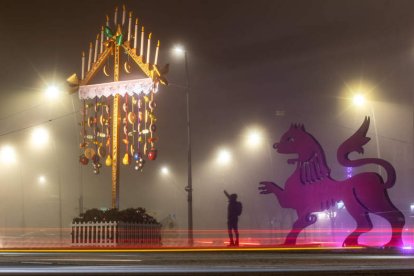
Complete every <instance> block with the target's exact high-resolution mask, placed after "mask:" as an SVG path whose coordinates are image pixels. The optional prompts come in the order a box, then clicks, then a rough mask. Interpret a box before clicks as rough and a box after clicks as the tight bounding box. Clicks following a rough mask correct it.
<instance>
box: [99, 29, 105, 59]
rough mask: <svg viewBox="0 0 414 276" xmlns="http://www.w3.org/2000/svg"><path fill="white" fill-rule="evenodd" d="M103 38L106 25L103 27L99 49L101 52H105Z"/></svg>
mask: <svg viewBox="0 0 414 276" xmlns="http://www.w3.org/2000/svg"><path fill="white" fill-rule="evenodd" d="M103 38H104V26H102V28H101V47H100V49H99V54H102V52H103Z"/></svg>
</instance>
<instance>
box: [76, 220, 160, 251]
mask: <svg viewBox="0 0 414 276" xmlns="http://www.w3.org/2000/svg"><path fill="white" fill-rule="evenodd" d="M71 228H72V234H71V235H72V245H73V246H104V247H111V246H113V247H115V246H132V245H133V246H139V247H157V246H161V225H159V224H138V223H125V222H85V223H82V222H80V223H72V224H71Z"/></svg>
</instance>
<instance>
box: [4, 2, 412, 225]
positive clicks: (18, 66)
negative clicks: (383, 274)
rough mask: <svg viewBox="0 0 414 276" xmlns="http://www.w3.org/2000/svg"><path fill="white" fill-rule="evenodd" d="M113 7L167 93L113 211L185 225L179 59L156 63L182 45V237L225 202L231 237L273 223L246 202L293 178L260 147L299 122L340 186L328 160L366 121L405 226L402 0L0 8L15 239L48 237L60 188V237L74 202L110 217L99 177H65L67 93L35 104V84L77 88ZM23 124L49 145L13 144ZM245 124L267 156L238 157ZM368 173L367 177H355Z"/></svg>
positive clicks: (77, 173) (211, 219) (276, 212)
mask: <svg viewBox="0 0 414 276" xmlns="http://www.w3.org/2000/svg"><path fill="white" fill-rule="evenodd" d="M123 3H125V4H126V7H127V11H130V10H132V11H133V13H134V16H138V17H139V20H140V26H141V24H144V26H145V30H146V34H147V33H148V31H150V32H152V33H153V41H155V40H157V39H159V40H160V41H161V47H160V57H159V63H160V64H161V65H163V64H165V63H170V73H169V74H168V75H167V78H168V80H169V81H170V83H172V85H170V86H168V87H161V89H160V92H159V93H158V94H157V98H156V100H157V103H158V105H157V111H156V114H157V117H158V122H157V124H158V134H159V137H160V141H159V143H158V144H157V146H158V150H159V157H158V159H157V161H155V162H149V161H147V164H146V167H145V169H144V172H143V173H137V172H135V171H134V170H133V169H132V167H130V168H125V167H123V168H122V169H121V201H120V202H121V209H123V208H126V207H139V206H140V207H144V208H146V209H147V210H149V211H150V212H152V213H153V214H155V216H156V217H157V219H159V220H160V219H163V218H164V217H166V216H167V215H168V214H175V215H176V217H177V222H178V225H179V227H181V228H185V227H186V220H187V211H186V210H187V209H186V208H187V202H186V193H185V191H184V186H185V185H186V184H187V183H186V181H187V176H186V173H187V171H186V168H187V164H186V160H187V151H186V148H187V136H186V135H187V133H186V109H185V108H186V105H185V93H184V90H183V89H182V88H180V87H179V86H176V85H175V84H178V85H184V84H185V81H186V80H185V74H184V62H183V60H180V59H179V58H177V57H174V56H173V55H172V54H171V51H170V49H172V48H173V46H174V45H176V44H181V45H183V46H184V47H185V48H186V49H187V51H188V61H189V73H190V86H191V91H190V93H191V123H192V150H193V186H194V226H195V228H200V229H205V228H224V227H225V218H226V216H225V212H226V204H227V203H226V198H225V196H224V195H223V189H227V190H228V191H229V192H236V193H238V194H239V198H240V200H241V201H242V202H243V205H244V214H243V216H242V218H241V222H240V224H241V226H240V227H241V228H251V229H257V228H266V227H270V226H269V223H270V221H279V222H280V221H281V220H282V219H281V217H280V216H281V215H280V214H281V213H282V211H281V210H280V208H279V205H278V203H277V200H276V199H275V198H274V197H273V196H272V195H267V196H262V195H259V193H258V191H257V186H258V183H259V182H260V181H261V180H272V181H275V182H277V183H278V184H280V185H281V186H283V183H284V181H285V180H286V178H287V177H288V176H289V174H290V173H291V172H292V171H293V169H294V168H293V167H292V166H291V165H288V164H287V163H286V160H287V158H288V157H287V156H281V155H278V154H277V153H276V152H274V151H273V149H272V148H271V145H272V144H273V143H274V142H275V141H277V140H278V139H279V137H280V135H281V134H283V132H284V131H285V130H286V129H287V128H288V127H289V125H290V124H291V123H303V124H304V125H305V127H306V129H307V130H308V131H309V132H310V133H312V134H313V135H314V136H315V137H316V138H317V139H318V140H319V142H320V143H321V145H322V146H323V148H324V149H325V152H326V156H327V159H328V164H329V166H330V167H331V168H332V176H333V177H334V178H337V179H343V178H344V177H345V172H344V168H341V167H340V166H339V165H338V164H337V161H336V150H337V147H338V146H339V145H340V144H341V143H342V141H344V140H345V139H346V138H348V137H349V136H351V135H352V134H353V133H354V131H356V130H357V128H358V127H359V126H360V124H361V123H362V121H363V118H364V116H372V115H373V114H372V112H374V115H375V119H376V124H377V125H376V127H377V131H378V133H377V134H378V137H379V145H380V155H381V157H382V158H384V159H386V160H388V161H390V162H391V163H393V165H394V166H395V167H396V170H397V176H398V180H397V184H396V185H395V186H394V187H393V188H392V189H391V190H390V197H391V199H392V201H393V202H394V203H395V204H396V205H397V206H398V207H399V208H400V209H401V210H403V212H404V213H405V214H408V212H409V204H410V203H413V202H414V192H413V187H412V185H413V183H412V179H413V177H414V175H413V173H414V172H413V165H412V164H413V131H412V130H413V98H412V88H413V87H412V83H413V81H412V80H413V76H414V55H413V46H414V45H413V42H414V16H413V12H412V11H413V10H414V2H413V1H385V0H372V1H361V0H360V1H356V0H352V1H305V0H303V1H276V0H271V1H265V0H256V1H236V0H232V1H229V0H225V1H218V0H217V1H201V0H182V1H179V0H171V1H149V0H135V1H123V2H120V1H92V0H88V1H44V0H39V1H9V0H1V1H0V33H1V43H0V61H1V67H0V80H1V86H0V95H1V96H2V98H1V101H0V146H1V145H3V144H6V143H8V144H13V145H15V146H16V147H17V148H18V154H19V157H18V158H19V161H18V162H19V165H18V166H15V167H13V168H11V169H6V168H0V185H1V187H0V191H2V192H3V202H2V204H0V208H2V210H0V224H1V223H2V224H3V225H4V224H7V225H19V219H18V218H13V217H12V215H10V214H9V215H8V214H6V211H5V209H9V210H10V209H13V208H14V209H15V212H16V214H20V213H21V209H19V208H21V203H20V199H21V185H22V183H24V184H23V185H24V186H25V208H26V210H25V212H27V215H26V218H27V222H26V224H27V225H32V226H49V225H56V217H53V215H50V216H49V217H48V216H44V215H43V214H44V212H46V211H48V212H49V211H50V210H54V209H55V208H57V207H56V206H57V205H56V204H57V203H56V202H57V200H58V199H57V198H56V194H57V188H56V185H57V184H56V183H57V182H58V181H61V185H62V194H63V206H64V210H63V212H64V225H68V224H69V223H70V221H71V219H72V218H73V217H74V216H75V215H77V213H78V198H79V195H80V193H82V194H83V197H84V207H85V209H86V208H92V207H97V208H100V207H110V204H111V187H110V186H111V179H110V169H109V168H105V169H103V170H102V173H101V174H100V175H98V176H95V175H94V174H93V172H92V168H91V167H90V166H88V167H82V168H80V166H79V164H78V156H79V149H78V144H79V141H78V133H79V131H80V127H79V126H77V123H78V122H79V120H80V116H79V114H76V115H74V114H72V112H73V106H72V101H73V102H74V107H75V110H78V108H79V101H78V98H77V95H66V94H65V95H64V96H63V97H62V99H61V101H60V102H58V103H54V104H49V103H46V102H44V100H42V98H41V93H42V89H43V88H44V87H45V86H46V84H47V83H52V82H55V83H62V84H63V83H64V80H65V79H66V78H67V77H68V76H70V75H71V74H72V73H74V72H76V73H77V74H78V75H80V67H81V52H82V51H85V52H87V50H88V44H89V42H90V41H94V40H95V37H96V34H97V33H98V32H99V31H100V27H101V25H103V24H104V23H105V15H106V14H109V15H110V17H111V20H112V18H113V11H114V7H115V6H116V5H118V6H119V8H120V11H119V14H121V12H122V8H121V6H122V4H123ZM154 46H155V44H154ZM154 50H155V47H153V48H152V53H154ZM108 81H110V80H108ZM356 83H366V84H368V85H371V87H375V89H373V90H372V92H371V93H370V95H369V97H370V99H371V100H372V107H373V108H372V109H366V110H364V111H357V110H354V109H353V108H352V107H351V106H350V101H349V97H350V93H349V92H347V89H346V88H347V87H350V86H352V85H355V84H356ZM276 111H284V115H283V116H276V113H277V112H276ZM49 120H51V121H50V122H47V121H49ZM44 122H46V123H44ZM43 123H44V124H43ZM35 125H43V126H45V127H47V128H48V129H49V130H50V131H52V136H53V137H52V140H53V141H52V142H51V143H50V145H49V147H48V148H47V149H43V150H39V151H34V150H32V149H30V148H29V147H28V146H27V143H26V140H28V138H29V136H30V127H31V126H35ZM252 125H256V126H260V127H261V128H262V129H263V131H264V133H265V134H266V145H265V146H264V147H262V148H260V149H257V150H255V151H248V150H246V149H244V148H243V147H242V146H243V145H242V140H243V137H244V136H243V135H244V133H245V130H246V128H247V127H249V126H252ZM368 135H369V136H370V137H371V138H372V140H371V142H370V143H369V144H368V145H367V146H366V155H365V156H368V157H375V156H376V155H377V151H376V139H375V137H376V135H375V133H374V125H373V123H372V120H371V126H370V131H369V133H368ZM222 146H226V147H228V148H229V149H231V150H232V152H233V160H234V162H233V163H232V165H231V166H230V167H229V168H218V167H217V165H215V164H214V158H215V154H216V152H217V149H218V148H220V147H222ZM162 165H168V166H169V168H170V170H171V172H172V175H171V176H169V177H168V178H167V179H166V178H165V177H164V178H163V177H162V176H160V174H159V169H160V167H161V166H162ZM121 166H123V165H121ZM370 169H371V170H375V167H373V168H365V171H367V170H370ZM363 170H364V169H363ZM39 172H42V173H43V174H45V175H46V176H47V177H48V179H50V181H49V183H48V185H47V187H43V188H42V189H44V190H41V189H40V188H39V187H38V186H37V185H35V181H36V180H35V178H36V176H37V174H38V173H39ZM80 183H81V184H82V187H83V188H82V192H80ZM5 193H7V194H8V195H9V196H7V197H6V196H5ZM32 206H36V207H32ZM16 216H17V215H16ZM407 221H408V220H407ZM280 223H281V224H282V222H280ZM410 223H412V222H410ZM288 224H289V222H288Z"/></svg>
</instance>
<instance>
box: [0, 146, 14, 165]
mask: <svg viewBox="0 0 414 276" xmlns="http://www.w3.org/2000/svg"><path fill="white" fill-rule="evenodd" d="M16 161H17V157H16V151H15V150H14V148H13V147H12V146H9V145H6V146H3V147H2V148H1V149H0V162H1V163H2V164H4V165H10V164H14V163H16Z"/></svg>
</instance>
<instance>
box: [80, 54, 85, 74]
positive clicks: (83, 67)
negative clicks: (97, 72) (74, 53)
mask: <svg viewBox="0 0 414 276" xmlns="http://www.w3.org/2000/svg"><path fill="white" fill-rule="evenodd" d="M81 78H82V79H84V78H85V52H84V51H82V73H81Z"/></svg>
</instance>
